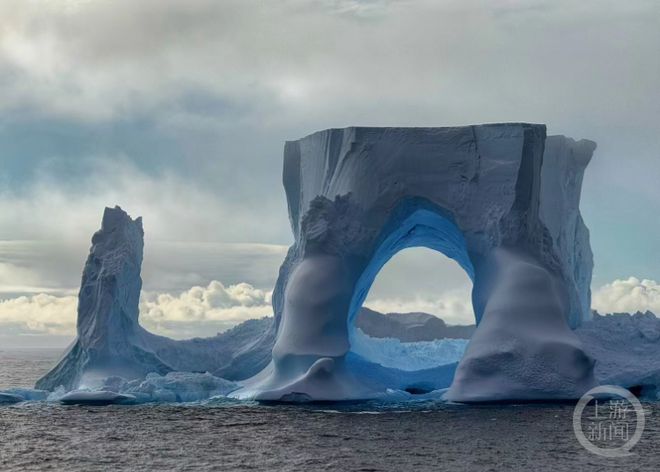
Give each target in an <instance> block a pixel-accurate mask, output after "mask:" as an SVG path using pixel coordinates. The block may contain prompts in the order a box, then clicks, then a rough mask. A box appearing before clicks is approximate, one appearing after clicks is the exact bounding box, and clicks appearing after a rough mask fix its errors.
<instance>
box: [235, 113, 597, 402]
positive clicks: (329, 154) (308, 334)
mask: <svg viewBox="0 0 660 472" xmlns="http://www.w3.org/2000/svg"><path fill="white" fill-rule="evenodd" d="M594 149H595V143H593V142H592V141H588V140H580V141H575V140H573V139H571V138H566V137H563V136H551V137H546V129H545V126H543V125H536V124H526V123H508V124H492V125H479V126H464V127H454V128H365V127H351V128H345V129H329V130H325V131H320V132H317V133H314V134H312V135H309V136H307V137H305V138H303V139H300V140H298V141H291V142H287V143H286V145H285V150H284V171H283V181H284V188H285V191H286V196H287V203H288V208H289V218H290V222H291V228H292V231H293V234H294V237H295V242H294V244H293V245H292V246H291V248H290V249H289V252H288V254H287V257H286V259H285V261H284V263H283V264H282V267H281V269H280V274H279V278H278V281H277V284H276V287H275V291H274V293H273V308H274V315H275V326H276V328H277V336H276V340H275V345H274V347H273V350H272V361H271V363H270V364H269V366H268V367H267V368H266V369H264V371H262V372H261V373H260V374H259V375H257V376H255V377H253V378H252V379H249V380H247V381H245V382H244V387H243V388H242V389H241V390H238V391H237V392H234V393H232V395H237V396H249V397H251V398H255V399H258V400H282V401H287V400H292V399H300V398H307V399H309V398H311V399H314V400H345V399H356V398H360V399H364V398H374V397H377V396H378V395H380V394H381V393H382V391H383V390H384V389H387V388H397V386H396V385H393V384H391V382H392V378H391V376H390V377H388V375H386V374H385V373H384V372H385V371H386V369H385V368H384V367H383V366H378V365H377V364H375V363H370V362H368V361H367V360H365V359H364V358H362V357H361V356H357V355H356V354H355V353H352V352H351V346H352V345H353V344H355V343H356V327H355V318H356V315H357V313H358V311H359V309H360V307H361V306H362V303H363V301H364V300H365V297H366V295H367V293H368V291H369V287H370V286H371V284H372V282H373V280H374V278H375V277H376V275H377V273H378V272H379V270H380V269H381V268H382V267H383V265H384V264H385V263H386V262H387V261H388V260H389V259H390V258H391V257H392V256H393V255H394V254H396V253H397V252H398V251H400V250H402V249H404V248H407V247H412V246H422V247H427V248H430V249H433V250H436V251H440V252H442V253H443V254H445V255H446V256H447V257H450V258H452V259H454V260H456V261H457V262H458V264H459V265H460V266H461V267H463V269H464V270H465V271H466V273H467V274H468V275H469V277H470V278H471V279H472V281H473V292H472V300H473V306H474V311H475V319H476V322H477V329H476V331H475V333H474V336H473V337H472V339H471V341H470V343H469V345H468V347H467V350H466V352H465V355H464V357H463V358H462V359H461V361H460V363H459V365H458V368H457V369H456V372H455V376H454V378H453V382H451V387H450V389H449V391H448V392H447V394H446V397H447V398H448V399H449V400H453V401H460V402H478V401H493V400H537V399H569V398H578V397H579V396H580V395H582V393H584V392H585V391H587V390H589V389H590V388H591V387H593V386H594V385H595V378H594V374H593V366H594V362H593V360H592V358H591V357H590V356H589V355H587V353H586V352H585V351H584V348H583V346H582V344H581V342H580V340H579V339H578V337H577V336H576V335H575V333H574V332H573V331H572V329H571V328H575V327H577V326H579V325H580V324H581V323H582V322H583V321H585V320H588V319H589V318H590V311H589V306H590V291H589V285H590V281H591V271H592V265H593V263H592V254H591V249H590V246H589V233H588V230H587V228H586V226H585V225H584V223H583V221H582V218H581V216H580V211H579V198H580V189H581V183H582V176H583V172H584V170H585V167H586V165H587V164H588V163H589V160H590V159H591V156H592V153H593V151H594ZM365 366H367V367H365ZM358 373H359V375H358ZM426 380H431V377H429V376H427V377H426Z"/></svg>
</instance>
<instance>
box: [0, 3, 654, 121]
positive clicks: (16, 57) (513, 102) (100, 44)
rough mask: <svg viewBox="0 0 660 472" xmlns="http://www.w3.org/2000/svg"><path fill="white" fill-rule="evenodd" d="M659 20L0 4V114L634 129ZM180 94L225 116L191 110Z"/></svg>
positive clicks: (525, 7) (632, 12) (537, 12)
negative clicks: (559, 123)
mask: <svg viewBox="0 0 660 472" xmlns="http://www.w3.org/2000/svg"><path fill="white" fill-rule="evenodd" d="M657 10H658V7H657V5H656V4H654V2H644V1H638V2H625V3H622V2H607V7H604V6H603V4H602V2H599V1H596V0H590V1H585V2H580V3H577V4H576V3H575V2H571V1H569V0H563V1H535V2H532V3H530V2H518V1H513V2H491V3H489V4H484V3H483V2H480V1H476V0H471V1H465V0H445V1H442V2H438V1H431V0H418V1H405V2H395V1H357V0H327V1H323V2H305V1H301V0H287V1H282V2H255V1H249V0H248V1H245V0H240V1H239V0H228V1H223V2H216V1H212V0H190V1H187V2H180V1H176V0H145V1H140V2H134V1H130V0H115V1H113V2H105V1H90V2H71V1H63V0H59V1H51V2H48V3H45V4H44V2H18V3H15V2H13V3H11V4H9V3H7V4H4V5H3V6H0V18H2V20H0V21H1V23H0V34H1V36H0V40H1V42H0V44H1V47H0V64H1V65H2V66H1V67H0V77H3V78H4V80H3V82H4V83H5V87H3V88H2V89H0V90H2V92H0V93H1V94H2V95H1V98H2V100H0V103H2V104H3V107H4V108H5V109H12V110H16V109H19V108H23V109H32V110H34V111H35V112H38V113H42V114H50V115H57V116H69V117H76V118H79V119H81V120H91V121H94V120H110V119H113V118H116V117H117V116H126V115H131V114H145V113H152V112H155V111H161V112H162V111H164V110H167V112H166V113H162V115H161V116H162V119H163V121H166V122H173V123H177V122H179V123H180V122H181V120H180V119H181V117H182V116H184V117H188V118H191V119H192V117H197V119H200V120H202V121H207V122H208V123H212V124H213V126H216V127H217V126H224V125H232V124H234V123H235V122H236V121H246V120H247V121H249V122H252V123H260V124H262V125H263V124H267V125H270V126H279V124H280V123H282V122H291V121H294V122H297V123H301V122H306V123H310V121H318V120H319V119H320V118H323V119H324V120H328V119H330V120H332V121H334V120H337V119H339V120H345V119H346V118H347V117H349V116H350V117H352V119H353V120H354V119H356V118H357V119H360V118H369V119H372V120H373V119H376V120H379V121H380V120H382V119H386V120H387V118H386V117H388V116H390V117H391V119H392V120H395V121H397V122H398V123H399V124H401V120H404V121H406V120H417V121H419V120H425V119H429V118H433V119H435V120H438V119H440V120H441V121H442V117H443V116H445V117H448V116H451V117H452V118H453V121H454V122H460V121H464V122H471V121H473V119H471V118H474V110H475V109H481V113H480V117H479V120H483V119H484V118H486V117H493V118H494V119H500V120H501V119H509V117H510V116H511V117H513V118H518V119H520V117H521V116H524V117H529V118H536V117H538V116H539V114H538V113H537V112H535V111H536V110H537V109H538V108H539V107H540V108H542V109H543V110H544V112H545V114H546V115H548V116H552V117H556V118H561V117H562V116H564V115H565V114H566V111H567V110H566V109H565V108H564V107H566V106H570V107H572V110H573V111H574V114H575V116H574V117H573V120H574V121H575V122H579V120H580V119H581V118H584V117H585V116H586V115H584V114H586V113H589V115H590V116H593V115H594V114H596V115H599V116H601V117H604V116H607V117H608V119H615V118H616V116H619V117H620V116H621V115H622V114H623V115H625V116H626V117H628V118H630V119H631V120H639V119H641V116H644V115H645V116H649V115H653V114H654V113H655V108H654V106H655V104H654V103H653V101H652V100H648V97H649V96H651V94H652V93H653V92H654V91H655V84H656V82H657V80H656V79H657V76H658V71H657V70H656V69H655V68H654V67H655V64H657V61H656V62H654V61H653V60H652V59H650V58H653V52H654V49H653V45H654V44H657V41H654V40H655V39H658V32H657V28H654V26H655V23H654V15H655V14H657ZM585 20H586V21H585ZM301 38H304V41H302V40H301ZM622 38H625V41H622ZM613 59H616V60H613ZM3 71H4V73H3ZM485 74H487V77H488V81H487V86H483V84H484V82H483V77H484V75H485ZM569 74H570V77H569ZM558 76H559V77H562V78H564V77H565V78H566V80H558ZM613 89H615V90H617V91H618V92H620V93H617V94H613V93H611V92H612V90H613ZM191 90H192V91H195V93H199V92H200V91H201V92H203V93H204V94H205V95H206V96H208V97H211V98H213V97H214V98H215V101H216V102H218V103H224V104H225V107H229V108H231V110H232V113H229V114H227V113H213V114H211V115H208V114H207V113H204V112H203V111H202V112H201V113H200V112H199V110H198V109H197V107H195V105H194V103H193V104H191V103H190V102H189V101H187V100H186V97H188V96H189V92H190V91H191ZM493 90H497V94H496V95H493ZM540 90H542V93H539V91H540ZM385 91H386V93H384V92H385ZM604 94H606V95H604ZM603 96H607V97H608V99H609V100H608V101H607V102H605V101H603V100H602V97H603ZM375 103H378V109H377V110H374V104H375ZM347 104H350V105H351V106H350V107H347V106H346V105H347ZM558 104H559V106H558ZM562 104H565V105H563V106H562ZM587 105H588V106H587ZM202 108H204V109H206V105H204V106H203V107H202ZM385 111H387V112H390V113H391V114H388V113H384V112H385ZM495 113H496V115H495ZM205 115H206V116H205ZM204 116H205V117H204ZM487 119H488V118H487ZM490 119H492V118H490Z"/></svg>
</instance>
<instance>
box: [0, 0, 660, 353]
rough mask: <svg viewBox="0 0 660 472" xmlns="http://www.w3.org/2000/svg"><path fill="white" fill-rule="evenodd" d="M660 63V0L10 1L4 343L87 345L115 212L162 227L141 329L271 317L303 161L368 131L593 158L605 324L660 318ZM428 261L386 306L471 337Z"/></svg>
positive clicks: (588, 188)
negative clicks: (290, 176)
mask: <svg viewBox="0 0 660 472" xmlns="http://www.w3.org/2000/svg"><path fill="white" fill-rule="evenodd" d="M659 48H660V3H658V2H656V1H654V0H630V1H626V2H621V1H616V2H614V1H608V0H599V1H595V0H584V1H581V2H574V1H569V0H552V1H549V0H548V1H545V0H525V1H523V0H492V1H475V0H401V1H395V0H318V1H302V0H281V1H277V2H263V1H259V2H257V1H251V0H239V1H231V0H223V1H216V0H187V1H185V2H184V1H175V0H142V1H140V2H135V1H132V0H112V1H110V0H77V1H75V0H40V1H36V0H0V347H1V345H2V344H3V343H4V345H9V344H12V343H13V344H19V345H26V344H30V345H50V344H53V345H55V344H57V345H60V344H63V343H66V342H68V341H69V340H70V339H71V336H72V335H73V334H74V332H75V307H76V293H77V287H78V285H79V282H80V274H81V271H82V265H83V263H84V260H85V258H86V255H87V252H88V249H89V245H90V243H89V240H90V237H91V235H92V234H93V232H94V231H96V230H97V229H98V227H99V225H100V220H101V215H102V212H103V208H104V207H105V206H114V205H117V204H118V205H121V206H122V207H123V208H124V209H125V210H127V211H128V212H129V213H130V214H131V215H132V216H133V217H136V216H142V217H143V219H144V226H145V261H144V266H143V279H144V293H143V297H142V302H141V313H142V314H141V319H142V322H143V324H145V326H147V327H148V328H150V329H153V330H154V331H156V332H158V333H161V334H167V335H171V336H174V337H180V338H182V337H189V336H194V335H200V334H204V333H206V334H208V332H209V330H215V331H222V330H224V329H226V328H228V327H229V326H231V325H233V324H235V323H237V322H239V321H241V320H243V319H247V318H250V317H254V316H263V315H268V314H270V306H269V303H270V291H271V290H272V286H273V284H274V281H275V277H276V274H277V268H278V266H279V264H280V263H281V261H282V259H283V258H284V254H285V252H286V248H287V246H288V245H290V244H291V242H292V235H291V231H290V227H289V221H288V216H287V211H286V202H285V197H284V191H283V189H282V185H281V166H282V150H283V144H284V141H286V140H288V139H297V138H300V137H302V136H305V135H307V134H309V133H311V132H313V131H316V130H320V129H325V128H330V127H344V126H350V125H365V126H366V125H368V126H449V125H464V124H477V123H487V122H507V121H516V122H519V121H526V122H534V123H545V124H547V126H548V133H549V134H565V135H568V136H571V137H574V138H588V139H592V140H594V141H596V142H597V143H598V148H597V150H596V152H595V155H594V158H593V160H592V162H591V164H590V165H589V167H588V169H587V172H586V175H585V181H584V186H583V193H582V203H581V208H582V213H583V217H584V219H585V221H586V223H587V225H588V226H589V228H590V231H591V244H592V248H593V251H594V254H595V268H594V278H593V291H594V301H593V305H594V308H596V309H598V310H599V311H604V312H609V311H635V310H638V309H640V310H645V309H650V310H652V311H656V312H660V283H658V282H656V281H660V246H659V244H658V241H659V239H658V234H660V218H659V217H658V215H660V185H659V184H658V181H659V177H660V155H659V154H660V93H658V84H659V83H660V55H659V54H658V50H659ZM425 251H426V250H422V249H411V250H407V251H404V252H402V253H400V254H399V255H397V256H395V258H394V259H393V260H392V261H391V262H390V263H389V264H388V265H387V266H386V267H385V268H384V269H383V272H382V273H381V275H380V276H379V278H378V279H377V281H376V284H375V286H374V287H373V289H372V291H371V293H370V297H369V300H368V304H369V305H370V306H372V307H375V308H377V309H381V310H384V311H389V310H391V311H407V310H425V311H430V312H434V313H435V314H438V315H440V316H443V317H444V318H447V319H448V320H449V321H451V322H457V323H458V322H465V323H467V322H470V321H471V320H470V317H471V310H470V307H469V281H468V280H467V278H466V277H465V275H464V274H463V273H462V272H461V271H460V269H457V267H456V265H455V264H454V263H453V261H449V260H447V259H446V258H444V257H443V256H442V255H439V254H429V253H428V252H425ZM212 332H213V331H212Z"/></svg>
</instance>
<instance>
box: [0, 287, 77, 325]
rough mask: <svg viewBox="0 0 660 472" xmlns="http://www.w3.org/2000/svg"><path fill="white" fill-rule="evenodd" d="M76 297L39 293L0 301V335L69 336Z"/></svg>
mask: <svg viewBox="0 0 660 472" xmlns="http://www.w3.org/2000/svg"><path fill="white" fill-rule="evenodd" d="M77 304H78V299H77V297H74V296H65V297H58V296H54V295H48V294H45V293H40V294H38V295H32V296H21V297H17V298H12V299H9V300H0V331H2V334H50V335H73V334H75V331H76V306H77Z"/></svg>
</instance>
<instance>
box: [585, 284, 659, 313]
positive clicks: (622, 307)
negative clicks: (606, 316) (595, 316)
mask: <svg viewBox="0 0 660 472" xmlns="http://www.w3.org/2000/svg"><path fill="white" fill-rule="evenodd" d="M591 305H592V307H593V308H594V309H595V310H597V311H598V312H599V313H634V312H636V311H641V312H644V311H647V310H648V311H651V312H653V313H655V314H656V315H660V284H659V283H658V282H656V281H655V280H650V279H638V278H637V277H629V278H627V279H617V280H615V281H613V282H611V283H609V284H605V285H603V286H602V287H600V288H599V289H598V290H596V291H595V292H594V293H593V296H592V303H591Z"/></svg>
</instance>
